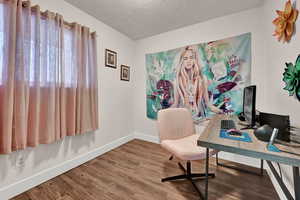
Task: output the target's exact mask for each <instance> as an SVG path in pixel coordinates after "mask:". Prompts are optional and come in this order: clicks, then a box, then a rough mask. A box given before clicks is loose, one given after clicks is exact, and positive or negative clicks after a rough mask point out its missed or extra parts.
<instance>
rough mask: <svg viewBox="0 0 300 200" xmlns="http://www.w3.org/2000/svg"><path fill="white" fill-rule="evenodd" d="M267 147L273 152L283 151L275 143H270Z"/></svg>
mask: <svg viewBox="0 0 300 200" xmlns="http://www.w3.org/2000/svg"><path fill="white" fill-rule="evenodd" d="M267 149H268V150H269V151H273V152H281V151H280V150H279V149H278V148H277V147H276V146H275V145H274V144H268V145H267Z"/></svg>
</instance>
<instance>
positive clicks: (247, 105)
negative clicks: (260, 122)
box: [243, 85, 256, 126]
mask: <svg viewBox="0 0 300 200" xmlns="http://www.w3.org/2000/svg"><path fill="white" fill-rule="evenodd" d="M255 93H256V86H255V85H252V86H248V87H245V88H244V104H243V105H244V106H243V112H244V116H245V119H246V121H247V122H248V123H249V125H252V126H254V125H255Z"/></svg>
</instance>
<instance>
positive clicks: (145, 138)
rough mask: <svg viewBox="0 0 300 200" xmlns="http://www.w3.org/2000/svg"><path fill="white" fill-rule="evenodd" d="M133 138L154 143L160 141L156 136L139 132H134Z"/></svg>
mask: <svg viewBox="0 0 300 200" xmlns="http://www.w3.org/2000/svg"><path fill="white" fill-rule="evenodd" d="M134 138H135V139H139V140H143V141H147V142H152V143H156V144H159V143H160V142H159V138H158V136H153V135H146V134H143V133H140V132H134Z"/></svg>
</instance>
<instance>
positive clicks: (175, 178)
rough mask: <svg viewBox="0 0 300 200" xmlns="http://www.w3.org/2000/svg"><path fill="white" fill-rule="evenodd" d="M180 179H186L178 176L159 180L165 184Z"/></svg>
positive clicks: (183, 176) (184, 176)
mask: <svg viewBox="0 0 300 200" xmlns="http://www.w3.org/2000/svg"><path fill="white" fill-rule="evenodd" d="M180 179H186V175H185V174H184V175H178V176H171V177H167V178H163V179H161V182H165V181H175V180H180Z"/></svg>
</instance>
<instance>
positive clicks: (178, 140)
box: [157, 108, 217, 196]
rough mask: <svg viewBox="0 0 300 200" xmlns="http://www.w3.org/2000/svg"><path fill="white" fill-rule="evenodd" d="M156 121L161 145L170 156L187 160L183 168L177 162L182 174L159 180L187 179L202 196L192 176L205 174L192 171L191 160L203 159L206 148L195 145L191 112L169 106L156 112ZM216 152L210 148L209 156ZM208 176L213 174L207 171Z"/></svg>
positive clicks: (197, 176)
mask: <svg viewBox="0 0 300 200" xmlns="http://www.w3.org/2000/svg"><path fill="white" fill-rule="evenodd" d="M157 121H158V131H159V138H160V142H161V146H162V147H163V148H164V149H166V150H167V151H168V152H170V154H172V157H173V156H175V157H177V158H179V159H180V160H183V161H187V166H186V168H184V167H183V166H182V165H181V163H178V164H179V167H180V169H182V170H183V172H184V174H182V175H178V176H172V177H167V178H163V179H162V180H161V181H162V182H164V181H173V180H178V179H187V180H189V181H191V182H192V184H193V186H194V188H195V189H196V191H197V192H198V193H199V195H200V196H202V194H201V192H200V190H199V188H198V187H197V186H196V184H195V183H194V178H200V177H205V176H206V174H204V173H199V174H195V173H192V172H191V161H192V160H201V159H205V158H206V148H202V147H199V146H197V139H198V137H199V135H198V134H196V131H195V125H194V123H193V119H192V114H191V112H190V111H189V110H187V109H185V108H169V109H164V110H160V111H159V112H158V120H157ZM216 153H217V151H215V150H210V151H209V156H212V155H214V154H216ZM172 157H171V158H172ZM208 176H209V177H214V176H215V175H214V174H212V173H209V174H208Z"/></svg>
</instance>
